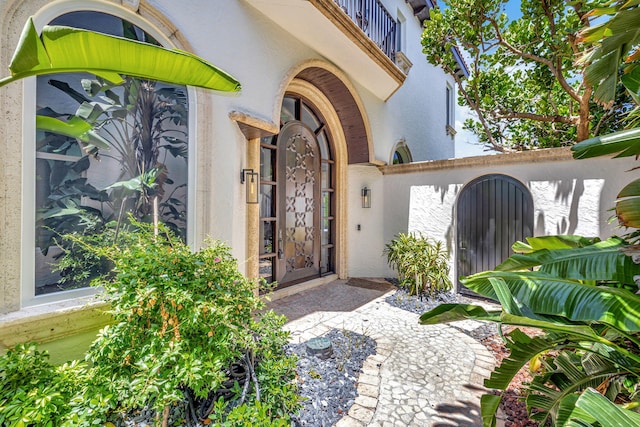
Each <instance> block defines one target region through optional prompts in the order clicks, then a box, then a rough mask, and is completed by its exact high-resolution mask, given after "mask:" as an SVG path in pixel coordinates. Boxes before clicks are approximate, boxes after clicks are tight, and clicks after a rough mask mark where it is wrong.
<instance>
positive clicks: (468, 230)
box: [456, 174, 533, 292]
mask: <svg viewBox="0 0 640 427" xmlns="http://www.w3.org/2000/svg"><path fill="white" fill-rule="evenodd" d="M456 217H457V218H456V230H457V264H458V277H460V276H469V275H471V274H474V273H478V272H481V271H486V270H492V269H493V268H494V267H495V266H496V265H498V264H500V263H501V262H502V261H504V260H505V259H507V258H508V257H509V256H510V255H511V253H512V251H511V245H512V244H513V243H514V242H516V241H517V240H524V239H525V238H526V237H529V236H532V235H533V200H532V198H531V194H530V193H529V190H528V189H527V188H526V187H525V186H524V185H523V184H522V183H521V182H519V181H517V180H516V179H513V178H511V177H509V176H506V175H500V174H492V175H485V176H481V177H479V178H476V179H475V180H473V181H471V182H470V183H469V184H467V185H466V186H465V187H464V188H463V189H462V192H461V193H460V196H459V197H458V204H457V215H456ZM458 284H459V286H460V287H459V290H460V291H461V292H465V291H466V292H470V291H469V290H468V289H467V288H465V287H464V286H462V285H461V284H460V283H458Z"/></svg>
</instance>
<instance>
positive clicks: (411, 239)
mask: <svg viewBox="0 0 640 427" xmlns="http://www.w3.org/2000/svg"><path fill="white" fill-rule="evenodd" d="M384 254H385V255H386V256H387V261H388V263H389V265H390V266H391V267H392V268H393V269H396V270H397V271H398V276H399V279H400V285H401V286H404V287H407V288H409V293H410V294H411V295H419V294H422V293H425V292H427V291H428V292H429V293H431V294H433V293H434V292H437V291H447V290H449V289H451V288H452V286H453V284H452V283H451V280H450V279H449V253H448V252H447V251H446V249H444V248H443V244H442V242H440V241H435V240H433V239H430V238H428V237H424V236H422V235H421V234H420V235H419V236H416V235H415V234H404V233H400V234H398V235H397V236H396V238H395V239H393V240H391V242H389V243H388V244H387V245H386V246H385V249H384Z"/></svg>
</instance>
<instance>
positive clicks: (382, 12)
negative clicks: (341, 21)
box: [334, 0, 396, 61]
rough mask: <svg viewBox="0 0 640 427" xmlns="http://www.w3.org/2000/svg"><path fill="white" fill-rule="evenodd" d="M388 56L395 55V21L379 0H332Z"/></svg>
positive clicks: (391, 57)
mask: <svg viewBox="0 0 640 427" xmlns="http://www.w3.org/2000/svg"><path fill="white" fill-rule="evenodd" d="M334 1H335V2H336V3H337V4H338V6H340V8H341V9H342V10H343V11H344V13H346V14H347V15H348V16H349V17H350V18H351V20H353V22H355V23H356V25H358V27H360V28H361V29H362V31H364V32H365V34H366V35H367V36H368V37H369V38H370V39H371V40H372V41H373V42H374V43H375V44H377V45H378V47H379V48H380V49H381V50H382V51H383V52H384V54H385V55H387V56H388V57H389V59H391V60H392V61H395V56H396V50H395V48H396V21H395V20H394V19H393V17H392V16H391V15H390V14H389V12H387V10H386V9H385V8H384V6H383V5H382V3H380V1H379V0H334Z"/></svg>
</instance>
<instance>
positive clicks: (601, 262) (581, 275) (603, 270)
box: [495, 210, 640, 284]
mask: <svg viewBox="0 0 640 427" xmlns="http://www.w3.org/2000/svg"><path fill="white" fill-rule="evenodd" d="M638 212H640V210H638ZM549 242H550V243H553V242H554V240H549ZM536 244H539V242H537V243H536ZM626 247H627V244H626V243H625V242H624V241H623V240H622V239H620V238H618V237H612V238H609V239H607V240H604V241H602V242H598V243H595V244H593V245H590V246H585V247H576V248H569V249H556V250H549V249H540V250H537V251H533V252H530V253H527V254H514V255H512V256H511V257H509V258H507V259H506V260H505V261H504V262H503V263H502V264H500V265H498V266H497V267H496V268H495V269H496V270H498V271H522V270H527V269H530V268H533V267H538V266H539V267H540V271H541V272H544V273H547V274H549V275H551V276H557V277H562V278H567V279H575V280H602V281H616V282H620V283H624V284H635V281H634V276H636V275H640V265H638V264H635V263H634V262H633V259H632V258H631V257H629V256H627V255H625V253H624V252H622V251H621V249H625V248H626Z"/></svg>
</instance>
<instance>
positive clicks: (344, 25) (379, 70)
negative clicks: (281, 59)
mask: <svg viewBox="0 0 640 427" xmlns="http://www.w3.org/2000/svg"><path fill="white" fill-rule="evenodd" d="M245 1H246V2H247V3H249V4H250V5H251V6H253V7H255V8H256V9H257V10H258V11H260V12H261V13H262V14H264V15H265V16H267V17H268V18H269V19H271V20H272V21H273V22H275V23H276V24H278V25H279V26H280V27H282V28H283V29H284V30H285V31H287V32H289V33H290V34H291V35H292V36H293V37H295V38H296V39H298V40H300V41H301V42H302V43H304V44H306V45H307V46H310V47H311V48H313V49H314V50H316V51H317V52H318V53H320V54H321V55H322V56H324V57H325V58H326V59H328V60H329V61H331V62H333V63H334V64H335V65H336V66H338V67H339V68H341V69H342V70H343V71H344V72H345V73H347V74H348V75H349V77H350V78H351V79H352V80H353V81H355V82H357V83H359V84H361V85H362V86H364V87H365V88H366V89H368V90H369V91H371V92H372V93H373V94H374V95H376V96H377V97H378V98H380V99H383V100H387V99H388V98H389V97H390V96H391V95H392V94H393V93H394V92H395V91H396V90H397V89H398V88H399V87H400V86H401V85H402V83H403V82H404V80H405V78H406V75H405V74H404V73H403V72H402V70H400V69H399V68H398V67H397V66H396V64H394V63H393V61H392V60H391V59H389V57H387V56H386V55H385V54H384V52H382V50H381V49H380V48H379V47H378V46H377V45H376V44H375V43H374V42H373V41H372V40H371V39H369V37H367V35H366V34H365V33H364V32H363V31H362V30H361V29H360V28H359V27H358V26H357V25H356V24H355V23H354V22H353V21H352V20H351V19H350V18H349V16H347V14H345V13H344V12H343V11H342V9H340V7H339V6H338V5H337V4H336V3H335V2H334V1H333V0H245Z"/></svg>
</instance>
